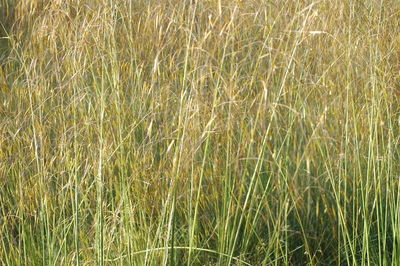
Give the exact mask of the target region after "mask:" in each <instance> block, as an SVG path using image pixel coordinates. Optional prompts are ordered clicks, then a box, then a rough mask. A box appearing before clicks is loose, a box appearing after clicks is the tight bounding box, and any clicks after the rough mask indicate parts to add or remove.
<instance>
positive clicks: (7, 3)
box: [0, 0, 15, 63]
mask: <svg viewBox="0 0 400 266" xmlns="http://www.w3.org/2000/svg"><path fill="white" fill-rule="evenodd" d="M14 14H15V1H13V0H0V63H3V62H4V61H5V60H6V59H7V57H8V55H9V53H10V44H9V39H8V36H9V34H10V32H11V30H12V27H13V24H14V18H15V16H14Z"/></svg>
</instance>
